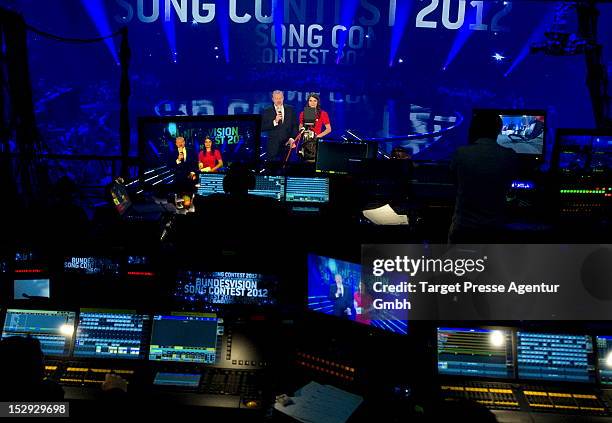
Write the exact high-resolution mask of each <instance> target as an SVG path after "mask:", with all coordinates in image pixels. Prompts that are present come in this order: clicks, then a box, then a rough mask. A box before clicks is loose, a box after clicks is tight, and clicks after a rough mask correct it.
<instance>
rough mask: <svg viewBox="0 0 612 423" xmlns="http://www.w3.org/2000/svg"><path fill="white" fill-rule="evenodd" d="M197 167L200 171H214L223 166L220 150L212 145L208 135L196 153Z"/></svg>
mask: <svg viewBox="0 0 612 423" xmlns="http://www.w3.org/2000/svg"><path fill="white" fill-rule="evenodd" d="M198 167H199V169H200V172H216V171H217V170H218V169H219V168H220V167H223V159H222V158H221V152H220V151H219V150H217V149H216V148H214V147H213V142H212V140H211V139H210V137H206V138H205V139H204V148H203V149H202V150H201V151H200V154H199V155H198Z"/></svg>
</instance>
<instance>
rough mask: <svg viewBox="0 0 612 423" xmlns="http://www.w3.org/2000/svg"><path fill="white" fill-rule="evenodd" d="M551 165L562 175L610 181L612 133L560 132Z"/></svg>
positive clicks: (590, 131)
mask: <svg viewBox="0 0 612 423" xmlns="http://www.w3.org/2000/svg"><path fill="white" fill-rule="evenodd" d="M553 166H554V167H555V168H556V169H557V171H558V172H559V173H560V174H561V175H566V176H569V177H582V178H589V179H591V180H594V181H602V182H603V181H609V180H610V178H611V177H612V131H602V130H594V129H559V130H558V131H557V140H556V146H555V154H554V156H553Z"/></svg>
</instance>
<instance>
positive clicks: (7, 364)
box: [0, 336, 44, 389]
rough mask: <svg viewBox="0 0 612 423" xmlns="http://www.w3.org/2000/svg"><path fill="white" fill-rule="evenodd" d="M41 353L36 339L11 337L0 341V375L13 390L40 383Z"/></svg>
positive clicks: (41, 378) (41, 377)
mask: <svg viewBox="0 0 612 423" xmlns="http://www.w3.org/2000/svg"><path fill="white" fill-rule="evenodd" d="M43 366H44V362H43V353H42V349H41V347H40V342H39V341H38V339H36V338H31V337H27V338H26V337H21V336H11V337H9V338H5V339H3V340H2V341H0V374H1V375H2V379H3V381H4V382H5V383H7V384H10V386H12V387H13V388H22V389H25V388H28V387H32V386H36V385H38V384H39V383H41V382H42V380H43V377H44V367H43Z"/></svg>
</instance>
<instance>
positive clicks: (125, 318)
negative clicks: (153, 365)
mask: <svg viewBox="0 0 612 423" xmlns="http://www.w3.org/2000/svg"><path fill="white" fill-rule="evenodd" d="M150 322H151V320H150V316H149V315H146V314H137V313H135V312H133V311H119V310H96V309H81V312H80V314H79V325H78V328H77V333H76V340H75V343H74V352H73V356H74V357H86V358H119V359H142V358H145V356H146V354H145V348H144V345H145V343H146V337H147V335H148V333H149V329H150Z"/></svg>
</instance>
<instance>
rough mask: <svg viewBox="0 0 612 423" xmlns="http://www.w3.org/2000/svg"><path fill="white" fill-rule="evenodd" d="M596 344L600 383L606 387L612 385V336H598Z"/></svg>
mask: <svg viewBox="0 0 612 423" xmlns="http://www.w3.org/2000/svg"><path fill="white" fill-rule="evenodd" d="M595 342H597V345H596V346H597V365H598V368H599V381H600V382H601V383H602V384H604V385H612V336H597V337H596V338H595Z"/></svg>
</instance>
